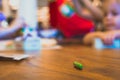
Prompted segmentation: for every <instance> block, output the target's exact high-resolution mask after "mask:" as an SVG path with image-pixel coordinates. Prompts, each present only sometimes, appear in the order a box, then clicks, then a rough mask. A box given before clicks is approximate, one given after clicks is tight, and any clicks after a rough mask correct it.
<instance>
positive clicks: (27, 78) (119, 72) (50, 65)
mask: <svg viewBox="0 0 120 80" xmlns="http://www.w3.org/2000/svg"><path fill="white" fill-rule="evenodd" d="M9 52H10V51H9ZM33 54H34V53H33ZM74 61H78V62H80V63H81V64H83V66H84V67H83V70H78V69H76V68H74V66H73V62H74ZM0 80H120V50H107V49H106V50H95V49H93V48H91V47H86V46H83V45H67V46H65V45H64V46H63V48H62V49H59V50H43V51H41V52H40V53H39V54H38V55H37V56H36V57H33V58H30V59H25V60H22V61H13V60H9V59H8V60H7V59H1V60H0Z"/></svg>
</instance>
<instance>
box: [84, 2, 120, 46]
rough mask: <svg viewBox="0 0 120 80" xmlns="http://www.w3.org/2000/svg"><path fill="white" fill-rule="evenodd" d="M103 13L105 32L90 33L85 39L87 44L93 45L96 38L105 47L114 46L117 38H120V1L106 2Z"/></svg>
mask: <svg viewBox="0 0 120 80" xmlns="http://www.w3.org/2000/svg"><path fill="white" fill-rule="evenodd" d="M103 11H104V12H105V15H104V18H103V24H104V27H105V31H104V32H92V33H88V34H87V35H86V36H85V37H84V39H83V41H84V43H85V44H87V45H88V44H92V42H93V40H94V38H100V39H101V40H102V41H103V43H104V44H105V45H112V44H113V41H114V40H115V39H116V38H120V0H109V1H107V0H105V1H104V3H103Z"/></svg>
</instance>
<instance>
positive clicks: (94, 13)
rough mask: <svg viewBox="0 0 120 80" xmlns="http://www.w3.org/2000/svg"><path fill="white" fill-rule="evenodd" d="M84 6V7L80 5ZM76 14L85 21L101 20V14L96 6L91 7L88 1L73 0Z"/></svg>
mask: <svg viewBox="0 0 120 80" xmlns="http://www.w3.org/2000/svg"><path fill="white" fill-rule="evenodd" d="M80 2H81V3H82V4H84V7H83V6H82V5H81V4H80ZM73 3H74V6H75V10H76V12H77V13H78V14H79V15H80V16H82V17H84V18H87V19H91V20H93V19H95V20H101V19H102V18H103V12H102V11H101V10H100V9H99V8H98V7H96V6H93V5H92V3H91V2H90V1H89V0H73Z"/></svg>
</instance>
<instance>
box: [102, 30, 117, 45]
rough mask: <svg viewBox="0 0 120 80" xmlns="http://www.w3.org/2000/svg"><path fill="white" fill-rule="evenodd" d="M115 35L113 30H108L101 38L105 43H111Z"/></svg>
mask: <svg viewBox="0 0 120 80" xmlns="http://www.w3.org/2000/svg"><path fill="white" fill-rule="evenodd" d="M116 37H117V34H116V32H115V31H109V32H105V33H104V35H102V36H101V39H102V41H103V43H104V44H105V45H112V44H113V41H114V40H115V39H116Z"/></svg>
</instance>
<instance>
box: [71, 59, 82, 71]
mask: <svg viewBox="0 0 120 80" xmlns="http://www.w3.org/2000/svg"><path fill="white" fill-rule="evenodd" d="M73 64H74V66H75V67H76V68H78V69H81V70H82V69H83V65H82V64H81V63H79V62H77V61H75V62H73Z"/></svg>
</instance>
